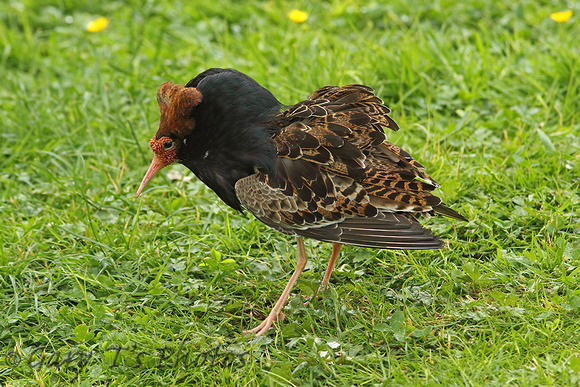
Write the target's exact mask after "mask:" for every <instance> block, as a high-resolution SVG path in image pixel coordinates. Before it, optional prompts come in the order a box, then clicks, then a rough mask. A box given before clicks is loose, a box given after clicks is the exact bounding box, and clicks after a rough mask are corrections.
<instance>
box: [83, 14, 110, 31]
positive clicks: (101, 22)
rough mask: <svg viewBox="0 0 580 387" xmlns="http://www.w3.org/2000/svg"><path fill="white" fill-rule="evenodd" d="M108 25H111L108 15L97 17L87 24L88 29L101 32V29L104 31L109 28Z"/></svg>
mask: <svg viewBox="0 0 580 387" xmlns="http://www.w3.org/2000/svg"><path fill="white" fill-rule="evenodd" d="M108 25H109V19H107V18H106V17H100V18H98V19H95V20H93V21H91V22H89V24H87V31H89V32H99V31H102V30H104V29H105V28H107V26H108Z"/></svg>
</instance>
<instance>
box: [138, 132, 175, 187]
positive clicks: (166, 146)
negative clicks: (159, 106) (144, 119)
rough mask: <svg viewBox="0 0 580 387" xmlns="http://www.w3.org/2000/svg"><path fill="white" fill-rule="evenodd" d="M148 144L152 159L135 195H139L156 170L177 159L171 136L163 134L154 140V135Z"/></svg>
mask: <svg viewBox="0 0 580 387" xmlns="http://www.w3.org/2000/svg"><path fill="white" fill-rule="evenodd" d="M149 146H150V147H151V150H152V151H153V153H154V156H153V161H151V165H150V166H149V169H148V170H147V173H146V174H145V176H144V177H143V181H142V182H141V185H140V186H139V189H138V190H137V194H135V197H139V195H141V192H143V189H145V186H146V185H147V183H149V181H150V180H151V179H152V178H153V176H155V174H156V173H157V172H159V171H160V170H161V169H162V168H165V167H166V166H168V165H169V164H172V163H174V162H176V161H177V146H176V145H175V141H174V140H172V139H171V138H169V137H166V136H165V137H161V138H160V139H158V140H155V137H153V138H152V139H151V141H150V142H149Z"/></svg>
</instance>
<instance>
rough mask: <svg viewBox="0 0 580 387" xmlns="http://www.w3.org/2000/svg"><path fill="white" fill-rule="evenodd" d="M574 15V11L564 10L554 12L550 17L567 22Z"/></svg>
mask: <svg viewBox="0 0 580 387" xmlns="http://www.w3.org/2000/svg"><path fill="white" fill-rule="evenodd" d="M571 17H572V11H570V10H568V11H564V12H554V13H553V14H551V15H550V18H551V19H552V20H553V21H555V22H558V23H565V22H567V21H568V20H569V19H570V18H571Z"/></svg>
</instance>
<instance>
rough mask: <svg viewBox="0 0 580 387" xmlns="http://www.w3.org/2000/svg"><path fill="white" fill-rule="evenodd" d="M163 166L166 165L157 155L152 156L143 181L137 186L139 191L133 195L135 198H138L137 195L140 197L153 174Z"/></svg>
mask: <svg viewBox="0 0 580 387" xmlns="http://www.w3.org/2000/svg"><path fill="white" fill-rule="evenodd" d="M165 166H167V163H165V162H163V159H161V158H160V157H159V156H157V155H155V156H153V161H151V165H150V166H149V169H148V170H147V173H146V174H145V176H144V177H143V181H142V182H141V185H140V186H139V189H138V190H137V193H136V194H135V198H138V197H139V195H141V192H143V190H144V189H145V186H146V185H147V183H149V181H150V180H151V179H153V176H155V174H156V173H157V172H159V171H160V170H161V169H162V168H163V167H165Z"/></svg>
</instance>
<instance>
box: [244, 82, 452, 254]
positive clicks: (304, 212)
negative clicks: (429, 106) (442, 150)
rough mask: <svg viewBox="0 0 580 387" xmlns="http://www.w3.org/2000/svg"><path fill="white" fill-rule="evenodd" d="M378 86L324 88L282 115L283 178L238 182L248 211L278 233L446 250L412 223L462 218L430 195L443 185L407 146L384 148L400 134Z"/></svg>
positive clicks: (278, 143) (279, 168)
mask: <svg viewBox="0 0 580 387" xmlns="http://www.w3.org/2000/svg"><path fill="white" fill-rule="evenodd" d="M389 112H390V111H389V109H388V108H387V107H386V106H384V105H383V104H382V101H381V100H380V99H379V98H377V97H376V96H375V95H374V94H373V92H372V89H370V88H368V87H366V86H361V85H350V86H345V87H332V86H329V87H325V88H322V89H319V90H317V91H316V92H314V94H312V96H311V97H310V98H309V99H308V100H306V101H303V102H301V103H299V104H297V105H294V106H292V107H290V108H289V109H288V110H286V111H284V112H282V113H281V114H280V116H279V117H278V118H277V120H276V121H275V122H276V124H278V125H280V126H281V127H282V128H281V130H280V132H279V133H278V134H277V135H275V136H274V137H273V138H272V140H273V142H274V143H275V145H276V147H277V151H278V159H277V175H275V176H273V175H265V174H262V173H257V174H255V175H252V176H248V177H246V178H244V179H241V180H239V181H238V183H237V184H236V194H237V196H238V198H239V199H240V201H241V202H242V204H243V205H244V207H246V209H248V210H249V211H250V212H252V213H253V214H254V215H255V216H256V217H258V218H259V219H260V220H261V221H263V222H264V223H266V224H268V225H269V226H271V227H274V228H276V229H278V230H279V231H282V232H285V233H288V234H295V235H301V236H306V237H311V238H314V239H319V240H323V241H329V242H340V243H346V244H353V245H358V246H366V247H378V248H393V249H431V248H440V247H441V242H440V241H439V240H438V239H437V237H436V236H434V235H433V234H432V233H431V232H430V231H429V230H426V229H424V228H423V227H422V226H421V225H420V224H419V222H418V221H417V220H415V218H414V214H415V213H433V212H435V213H437V212H440V213H443V214H444V215H447V216H452V217H456V218H457V219H462V217H461V215H459V214H457V213H455V212H454V211H453V210H451V209H448V208H447V207H445V206H443V205H442V204H441V199H439V198H438V197H436V196H434V195H432V194H431V193H430V192H429V191H431V190H433V189H435V188H436V187H438V184H437V183H436V182H435V181H434V180H432V179H431V178H430V177H429V176H428V175H427V174H426V173H425V172H424V171H423V170H422V166H421V165H420V164H419V163H418V162H416V161H415V160H413V158H412V157H411V156H410V155H409V154H408V153H407V152H405V151H404V150H402V149H401V148H399V147H397V146H395V145H392V144H389V143H385V142H384V141H385V134H384V132H383V129H382V128H383V127H387V128H390V129H393V130H398V127H397V125H396V124H395V122H394V121H393V120H392V119H391V118H390V117H389V116H388V113H389Z"/></svg>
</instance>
